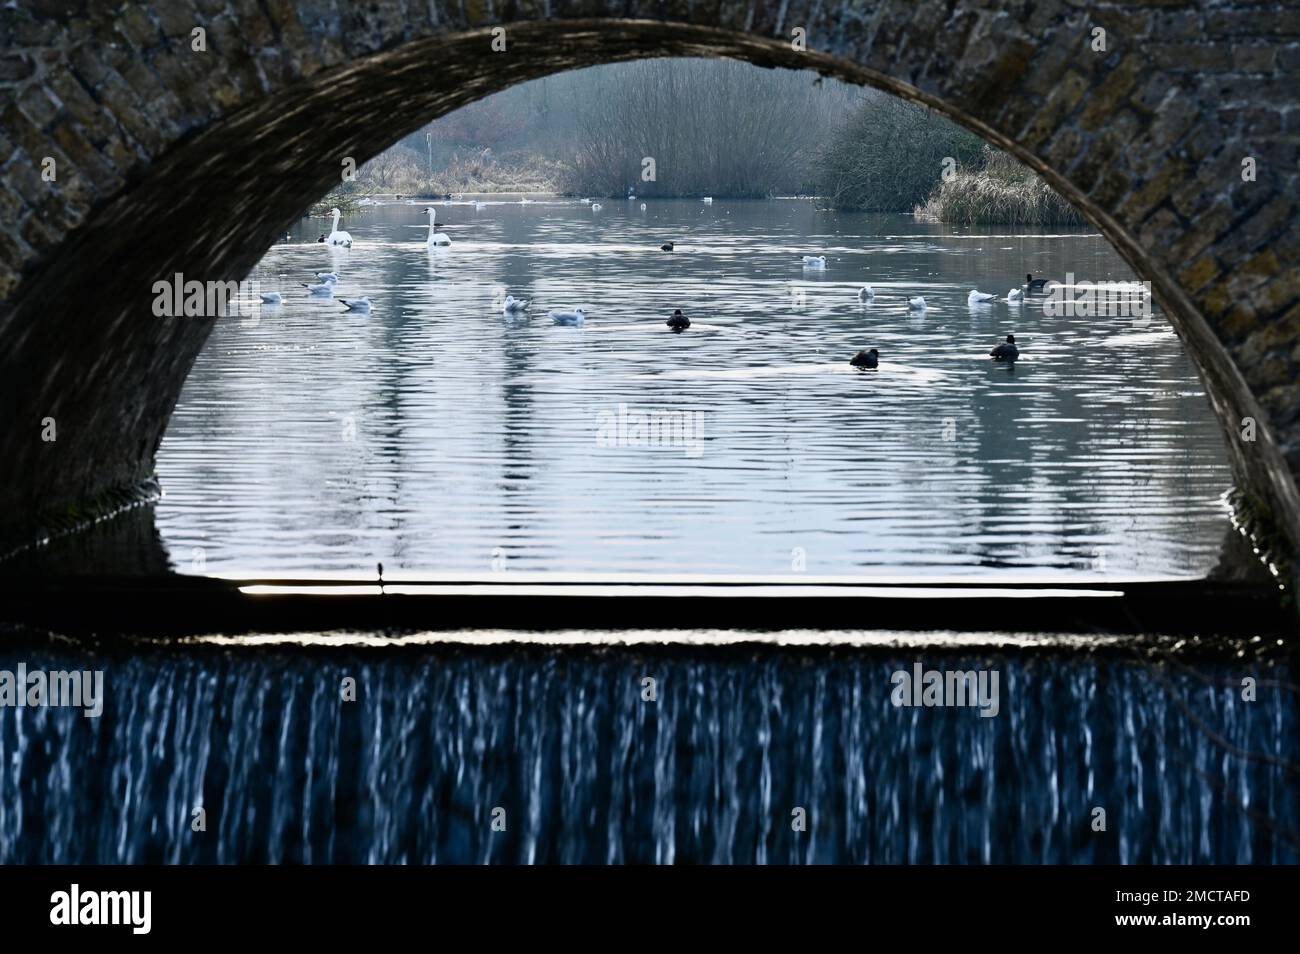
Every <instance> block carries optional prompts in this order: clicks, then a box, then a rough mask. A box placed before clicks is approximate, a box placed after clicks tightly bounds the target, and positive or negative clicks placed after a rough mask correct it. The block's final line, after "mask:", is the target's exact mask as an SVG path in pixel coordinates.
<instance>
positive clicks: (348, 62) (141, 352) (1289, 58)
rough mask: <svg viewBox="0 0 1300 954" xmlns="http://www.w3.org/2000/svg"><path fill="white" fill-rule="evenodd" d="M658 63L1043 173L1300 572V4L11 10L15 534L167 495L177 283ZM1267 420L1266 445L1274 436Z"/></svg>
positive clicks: (3, 135) (2, 278) (466, 2)
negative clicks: (479, 139) (986, 145)
mask: <svg viewBox="0 0 1300 954" xmlns="http://www.w3.org/2000/svg"><path fill="white" fill-rule="evenodd" d="M497 24H505V25H506V26H507V38H508V43H509V49H508V51H507V52H506V53H493V52H491V48H490V41H491V35H490V33H489V30H490V28H491V27H492V26H494V25H497ZM796 26H801V27H805V28H806V29H807V35H808V39H809V44H808V45H809V52H796V51H794V50H793V49H792V48H791V45H790V42H789V38H790V35H791V30H792V29H793V28H794V27H796ZM196 27H202V28H203V29H204V30H205V31H206V42H207V51H206V52H195V51H194V50H193V49H192V48H191V31H192V30H193V29H194V28H196ZM1098 27H1100V28H1102V29H1104V30H1105V31H1106V48H1105V50H1104V51H1096V50H1094V48H1093V42H1094V29H1095V28H1098ZM644 55H726V56H733V57H737V58H743V59H748V60H751V61H753V62H757V63H759V64H762V65H780V66H788V67H795V68H800V67H814V68H818V69H821V70H822V71H823V72H825V73H827V74H831V75H835V76H838V77H840V78H843V79H846V80H850V81H855V82H860V83H868V84H872V85H875V86H879V87H882V88H885V89H889V90H892V91H894V92H896V93H898V94H900V95H903V96H906V97H909V98H912V99H915V100H919V101H922V102H925V103H928V104H930V105H931V106H934V107H935V108H937V109H939V110H941V111H943V112H945V113H946V114H948V115H949V116H951V117H953V118H954V119H956V120H957V121H959V122H962V123H963V124H965V125H967V126H969V127H970V128H972V129H974V130H975V131H977V132H979V133H980V134H982V135H984V136H985V137H986V138H987V139H989V140H991V141H992V142H994V143H996V144H998V145H1000V146H1002V147H1004V148H1007V149H1010V150H1011V151H1013V152H1014V153H1016V154H1017V155H1018V156H1019V157H1020V158H1021V159H1022V160H1024V161H1026V162H1028V163H1029V164H1030V165H1032V166H1034V168H1036V169H1037V170H1038V171H1039V172H1040V173H1042V174H1043V175H1045V176H1046V177H1047V178H1048V180H1049V181H1050V182H1051V183H1052V184H1053V185H1054V186H1056V187H1057V188H1058V189H1059V190H1060V191H1062V192H1063V193H1064V194H1065V195H1066V196H1068V197H1069V198H1070V199H1071V200H1072V201H1074V202H1075V203H1076V204H1077V205H1078V206H1079V207H1080V208H1081V209H1082V210H1083V211H1084V213H1085V214H1086V215H1087V216H1088V218H1089V219H1090V220H1091V221H1092V222H1093V223H1095V224H1096V225H1097V226H1098V227H1099V228H1100V229H1101V230H1102V231H1103V232H1104V233H1105V234H1106V235H1107V236H1108V237H1109V238H1110V239H1111V241H1113V242H1114V243H1115V245H1116V247H1117V248H1118V249H1119V251H1120V253H1121V254H1123V255H1124V256H1125V258H1126V259H1128V261H1129V262H1130V263H1131V264H1132V265H1133V266H1134V268H1135V269H1136V270H1137V271H1138V272H1139V273H1140V274H1141V275H1142V276H1143V277H1144V278H1148V279H1150V280H1151V281H1152V283H1153V286H1154V287H1155V289H1156V292H1157V295H1158V296H1159V297H1160V299H1161V302H1162V304H1163V306H1164V307H1165V309H1166V310H1167V312H1168V313H1169V314H1170V316H1171V319H1172V320H1173V321H1174V323H1175V326H1176V327H1177V329H1178V331H1179V333H1180V334H1181V335H1182V336H1183V338H1184V340H1185V341H1186V343H1187V345H1188V348H1189V349H1190V351H1191V353H1192V355H1193V356H1194V358H1195V359H1196V361H1197V362H1198V365H1199V366H1200V368H1201V370H1202V372H1203V374H1204V376H1205V379H1206V382H1207V387H1208V389H1209V391H1210V394H1211V398H1212V400H1213V402H1214V404H1215V407H1216V410H1217V411H1218V412H1219V414H1220V416H1221V418H1222V420H1223V421H1224V425H1225V428H1227V429H1228V431H1229V434H1230V440H1229V444H1230V446H1231V447H1232V449H1233V453H1234V455H1235V463H1236V465H1237V469H1238V474H1239V479H1240V482H1241V484H1242V486H1243V488H1244V489H1245V491H1246V492H1247V493H1248V494H1249V495H1250V497H1251V498H1252V499H1253V500H1255V501H1256V502H1257V503H1258V510H1259V511H1260V512H1265V513H1268V514H1270V515H1271V518H1272V520H1273V521H1274V522H1275V524H1276V529H1277V530H1278V531H1279V532H1280V533H1281V534H1282V535H1283V537H1284V538H1285V539H1287V541H1288V545H1289V547H1290V548H1291V552H1292V554H1294V553H1296V552H1297V550H1300V494H1298V493H1297V489H1296V479H1297V475H1300V388H1298V387H1297V380H1298V376H1297V374H1296V371H1297V367H1298V366H1300V220H1297V216H1296V205H1297V201H1300V200H1298V199H1297V197H1298V196H1300V188H1298V187H1300V166H1298V161H1300V102H1298V99H1300V97H1298V96H1297V90H1300V82H1298V75H1297V74H1300V4H1298V3H1296V2H1276V0H1272V2H1270V0H1239V2H1231V0H1201V2H1179V0H1132V2H1112V3H1107V2H1100V3H1083V2H1076V0H942V2H920V3H918V2H915V0H880V2H867V0H839V2H832V3H829V4H826V3H821V2H808V0H787V2H780V0H755V2H747V3H742V2H726V0H723V2H720V3H714V4H695V3H689V2H685V0H654V2H650V0H621V2H619V3H607V2H604V0H546V2H536V0H505V2H480V0H459V2H456V3H447V2H445V0H428V2H423V0H419V2H417V0H374V2H367V3H348V2H343V0H260V2H259V0H167V2H154V3H147V4H146V3H108V4H103V3H93V2H90V0H81V2H76V0H73V2H67V3H61V4H56V3H52V2H46V0H24V3H22V4H21V5H20V6H18V7H15V6H5V7H3V8H0V411H2V413H3V417H2V418H0V421H2V429H0V461H2V462H3V464H0V467H3V471H2V472H0V473H2V474H3V476H2V477H0V538H2V537H6V536H7V537H14V536H17V537H22V536H23V535H26V534H29V533H30V531H31V530H32V529H33V528H34V527H35V526H39V525H40V524H41V522H42V521H43V519H44V518H45V515H48V514H51V513H59V512H66V511H67V509H68V508H70V507H75V506H76V505H77V504H78V503H79V502H84V501H87V500H94V499H99V498H101V497H102V496H103V495H104V494H105V493H106V492H108V491H112V490H114V489H115V488H123V487H129V486H131V485H134V484H137V483H139V482H140V481H142V480H144V479H146V478H147V477H148V476H149V475H150V474H151V472H152V468H153V458H154V453H155V451H156V449H157V446H158V442H159V440H160V438H161V435H162V432H163V429H164V427H165V426H166V422H167V418H168V416H169V414H170V413H171V410H172V407H173V406H174V403H175V401H176V399H177V396H178V394H179V392H180V387H181V384H182V382H183V381H184V378H185V375H186V374H187V373H188V371H189V368H190V366H191V364H192V362H193V360H194V358H195V356H196V355H197V354H198V351H199V349H200V348H201V347H202V345H203V342H204V339H205V338H206V337H207V334H208V332H209V331H210V323H209V322H207V321H203V320H195V319H170V320H161V319H157V318H155V317H153V315H152V314H151V311H150V307H149V304H150V300H151V287H152V284H153V282H154V281H155V280H157V279H158V278H160V277H165V276H169V275H171V274H172V273H173V272H176V271H180V272H183V273H184V274H185V275H186V276H187V277H197V278H200V280H227V279H238V278H240V277H242V276H243V275H244V274H245V273H246V272H247V270H248V269H249V268H250V267H251V266H252V265H253V264H254V263H255V262H256V260H257V259H258V258H259V257H260V255H261V253H262V252H263V250H264V249H265V248H266V247H267V246H268V245H269V244H270V243H271V242H272V241H273V240H274V238H275V237H276V236H277V235H278V234H280V233H281V232H282V230H283V228H284V226H285V225H286V224H287V223H289V222H291V221H293V219H294V218H295V217H296V216H297V215H298V214H300V212H301V210H302V209H303V208H305V207H306V206H307V205H309V204H310V203H311V202H312V201H313V200H314V199H315V198H316V197H317V196H319V195H320V194H322V193H323V192H325V191H326V189H327V188H328V186H329V185H330V184H331V183H332V182H333V181H335V180H336V178H337V176H338V175H339V170H340V163H341V160H342V157H344V156H351V157H353V158H355V159H356V161H357V162H358V163H360V162H363V161H364V160H366V159H367V158H370V156H371V155H372V154H373V153H374V152H375V151H376V148H377V147H379V146H382V145H385V144H387V143H389V142H391V141H393V140H395V139H397V138H398V137H400V136H402V135H404V134H406V133H407V132H409V131H411V130H413V129H415V128H418V127H419V126H420V125H421V124H422V123H424V122H427V121H428V120H430V119H432V118H434V117H436V116H438V115H441V114H443V113H445V112H448V111H449V110H452V109H454V108H456V107H457V106H460V105H462V104H464V103H467V102H470V101H472V100H474V99H477V98H480V97H482V96H484V95H487V94H489V93H492V92H494V91H497V90H500V89H503V88H506V87H508V86H510V85H512V84H514V83H517V82H520V81H523V80H526V79H530V78H534V77H537V76H542V75H545V74H548V73H551V72H555V71H557V70H563V69H568V68H573V67H579V66H586V65H591V64H595V63H601V62H610V61H614V60H620V59H629V58H636V57H638V56H644ZM321 117H329V120H330V121H329V122H328V123H324V124H322V123H321V121H320V119H321ZM47 158H49V159H52V160H53V161H54V165H55V168H56V169H57V176H56V178H55V180H54V181H48V180H47V179H46V178H43V177H42V171H43V166H42V164H43V162H44V161H45V160H46V159H47ZM1248 158H1250V159H1253V160H1254V173H1255V178H1254V180H1253V181H1246V180H1244V179H1243V160H1245V159H1248ZM1244 417H1254V418H1257V419H1258V420H1259V422H1260V423H1261V424H1262V425H1265V426H1262V427H1260V428H1259V431H1258V439H1257V440H1256V441H1254V442H1245V441H1242V440H1241V439H1240V433H1241V421H1242V418H1244ZM45 418H54V419H55V421H56V422H57V440H56V441H53V442H50V441H43V440H42V421H43V419H45Z"/></svg>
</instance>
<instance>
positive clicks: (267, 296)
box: [258, 292, 281, 305]
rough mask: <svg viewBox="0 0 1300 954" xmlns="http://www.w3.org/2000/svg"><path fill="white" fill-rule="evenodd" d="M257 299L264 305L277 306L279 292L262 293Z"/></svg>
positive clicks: (279, 299)
mask: <svg viewBox="0 0 1300 954" xmlns="http://www.w3.org/2000/svg"><path fill="white" fill-rule="evenodd" d="M258 297H259V298H261V299H262V304H264V305H278V304H280V301H281V298H280V293H279V292H262V293H261V294H260V295H259V296H258Z"/></svg>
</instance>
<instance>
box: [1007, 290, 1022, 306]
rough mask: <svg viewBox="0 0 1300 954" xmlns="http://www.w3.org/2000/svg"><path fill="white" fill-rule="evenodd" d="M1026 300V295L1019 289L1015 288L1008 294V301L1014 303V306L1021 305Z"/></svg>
mask: <svg viewBox="0 0 1300 954" xmlns="http://www.w3.org/2000/svg"><path fill="white" fill-rule="evenodd" d="M1024 300H1025V293H1024V292H1022V291H1021V290H1020V289H1019V288H1013V289H1011V290H1010V291H1009V292H1007V301H1009V302H1012V303H1013V304H1016V305H1019V304H1020V303H1021V302H1023V301H1024Z"/></svg>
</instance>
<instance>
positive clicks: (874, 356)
mask: <svg viewBox="0 0 1300 954" xmlns="http://www.w3.org/2000/svg"><path fill="white" fill-rule="evenodd" d="M849 364H851V365H853V367H855V368H874V367H876V366H877V365H879V364H880V352H879V351H877V350H876V349H875V348H872V349H871V350H870V351H859V352H858V353H857V354H855V355H854V356H853V357H852V358H850V359H849Z"/></svg>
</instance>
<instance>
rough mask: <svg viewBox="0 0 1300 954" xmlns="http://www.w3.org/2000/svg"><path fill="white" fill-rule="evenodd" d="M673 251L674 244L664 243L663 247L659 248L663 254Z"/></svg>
mask: <svg viewBox="0 0 1300 954" xmlns="http://www.w3.org/2000/svg"><path fill="white" fill-rule="evenodd" d="M672 250H673V243H672V242H664V244H663V245H660V246H659V251H661V252H671V251H672Z"/></svg>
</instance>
